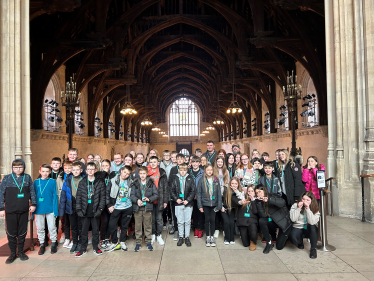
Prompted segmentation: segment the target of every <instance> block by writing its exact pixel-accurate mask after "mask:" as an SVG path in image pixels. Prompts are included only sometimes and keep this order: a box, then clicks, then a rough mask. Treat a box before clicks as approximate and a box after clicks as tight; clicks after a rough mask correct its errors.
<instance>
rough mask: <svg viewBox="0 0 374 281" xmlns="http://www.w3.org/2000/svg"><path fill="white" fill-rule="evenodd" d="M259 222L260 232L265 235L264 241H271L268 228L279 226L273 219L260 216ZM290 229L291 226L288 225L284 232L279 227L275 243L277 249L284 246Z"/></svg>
mask: <svg viewBox="0 0 374 281" xmlns="http://www.w3.org/2000/svg"><path fill="white" fill-rule="evenodd" d="M259 224H260V228H261V231H262V234H263V235H264V237H265V240H266V243H269V242H270V241H271V235H270V230H269V229H275V228H279V226H278V225H277V224H276V223H275V222H274V221H269V219H268V218H260V220H259ZM291 229H292V227H289V228H288V229H287V231H286V232H283V231H282V229H280V228H279V232H278V237H277V244H276V248H277V250H282V249H283V248H284V245H286V242H287V240H288V235H289V234H290V232H291Z"/></svg>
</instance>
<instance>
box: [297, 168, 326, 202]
mask: <svg viewBox="0 0 374 281" xmlns="http://www.w3.org/2000/svg"><path fill="white" fill-rule="evenodd" d="M320 166H321V171H325V170H326V168H325V166H324V165H322V164H320ZM317 171H318V168H313V169H310V170H309V169H303V173H302V176H301V180H302V181H303V183H304V184H305V190H306V191H311V192H313V194H314V196H315V197H316V199H320V196H319V190H318V187H317V180H316V179H317Z"/></svg>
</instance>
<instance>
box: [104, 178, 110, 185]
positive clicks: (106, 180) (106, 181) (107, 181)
mask: <svg viewBox="0 0 374 281" xmlns="http://www.w3.org/2000/svg"><path fill="white" fill-rule="evenodd" d="M108 183H109V176H108V178H106V179H105V186H107V185H108Z"/></svg>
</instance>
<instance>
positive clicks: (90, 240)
mask: <svg viewBox="0 0 374 281" xmlns="http://www.w3.org/2000/svg"><path fill="white" fill-rule="evenodd" d="M90 244H92V231H89V232H88V245H90Z"/></svg>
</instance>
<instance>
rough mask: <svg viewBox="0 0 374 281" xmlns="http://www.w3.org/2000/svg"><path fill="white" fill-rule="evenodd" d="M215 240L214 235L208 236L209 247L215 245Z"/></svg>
mask: <svg viewBox="0 0 374 281" xmlns="http://www.w3.org/2000/svg"><path fill="white" fill-rule="evenodd" d="M215 246H216V241H214V237H210V247H215Z"/></svg>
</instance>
